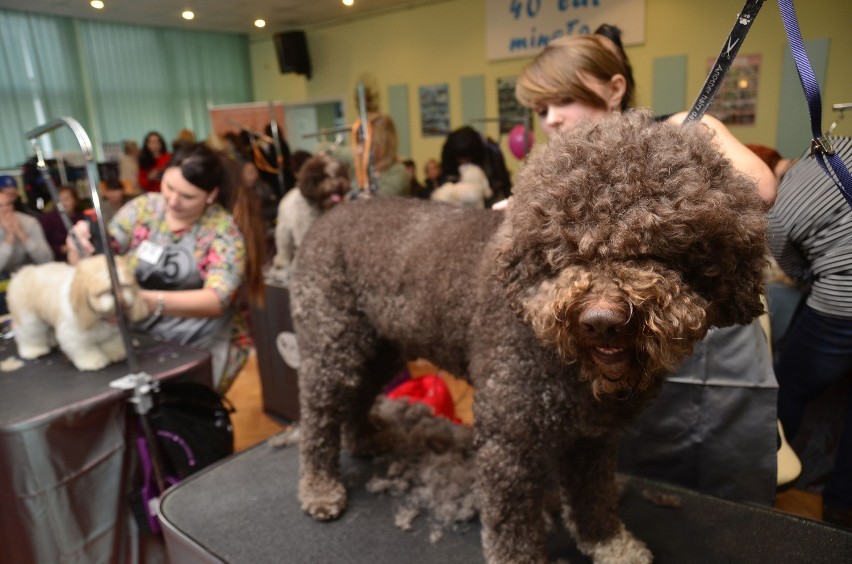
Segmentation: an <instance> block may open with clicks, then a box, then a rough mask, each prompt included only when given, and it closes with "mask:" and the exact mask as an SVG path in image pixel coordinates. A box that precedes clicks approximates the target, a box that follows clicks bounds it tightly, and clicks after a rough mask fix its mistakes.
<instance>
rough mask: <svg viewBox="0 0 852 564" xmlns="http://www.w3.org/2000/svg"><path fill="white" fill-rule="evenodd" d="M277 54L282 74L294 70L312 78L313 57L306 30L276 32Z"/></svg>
mask: <svg viewBox="0 0 852 564" xmlns="http://www.w3.org/2000/svg"><path fill="white" fill-rule="evenodd" d="M275 54H276V55H277V56H278V68H279V69H280V70H281V74H285V73H288V72H294V73H296V74H303V75H305V76H306V77H308V78H311V59H310V57H308V42H307V39H306V38H305V32H304V31H284V32H282V33H276V34H275Z"/></svg>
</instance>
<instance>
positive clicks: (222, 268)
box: [109, 192, 246, 309]
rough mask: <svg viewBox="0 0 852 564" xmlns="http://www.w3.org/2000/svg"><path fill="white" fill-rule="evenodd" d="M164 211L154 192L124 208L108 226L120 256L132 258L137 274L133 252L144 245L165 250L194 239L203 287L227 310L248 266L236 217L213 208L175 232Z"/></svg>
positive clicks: (220, 208) (164, 205)
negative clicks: (167, 246)
mask: <svg viewBox="0 0 852 564" xmlns="http://www.w3.org/2000/svg"><path fill="white" fill-rule="evenodd" d="M165 211H166V204H165V200H164V199H163V197H162V195H161V194H159V193H155V192H152V193H148V194H142V195H141V196H138V197H136V198H134V199H133V200H131V201H130V202H128V203H127V204H126V205H125V206H124V207H122V208H121V209H120V210H119V211H118V213H116V214H115V216H114V217H113V218H112V221H110V224H109V232H110V236H111V237H112V238H113V240H114V241H115V244H116V245H117V251H118V253H119V254H122V255H125V254H126V255H129V257H128V258H129V259H130V266H131V268H132V269H133V270H135V269H136V268H137V266H138V263H139V259H138V257H137V256H136V254H135V253H134V252H133V251H134V250H136V249H137V248H138V247H139V246H140V245H141V244H142V242H143V241H151V242H153V243H157V244H159V245H163V246H165V245H168V244H173V243H176V242H177V241H178V240H180V239H182V238H183V237H184V236H186V235H191V236H193V237H194V238H195V241H194V243H193V247H194V254H195V261H196V264H197V265H198V271H199V272H198V274H199V275H200V276H201V279H202V280H203V281H204V286H203V287H204V288H209V289H212V290H214V291H215V292H216V294H217V295H218V296H219V300H220V301H221V303H222V308H223V309H227V308H228V307H229V306H230V305H231V303H232V302H233V299H234V296H235V294H236V292H237V289H238V288H239V286H240V284H242V281H243V274H244V272H245V263H246V249H245V243H244V241H243V236H242V233H240V230H239V229H238V228H237V225H236V223H234V220H233V217H231V214H230V213H228V211H227V210H225V209H224V208H223V207H222V206H220V205H218V204H214V205H212V206H210V207H208V208H207V210H206V211H205V212H204V214H203V215H202V216H201V218H200V219H199V220H198V221H197V222H196V224H195V225H194V226H192V227H190V228H188V229H186V230H182V231H179V232H172V231H171V230H170V229H169V227H168V225H167V224H166V221H165V219H164V218H165Z"/></svg>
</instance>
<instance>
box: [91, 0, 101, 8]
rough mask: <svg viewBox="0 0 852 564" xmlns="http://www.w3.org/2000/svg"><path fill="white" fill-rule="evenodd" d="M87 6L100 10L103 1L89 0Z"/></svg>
mask: <svg viewBox="0 0 852 564" xmlns="http://www.w3.org/2000/svg"><path fill="white" fill-rule="evenodd" d="M89 6H91V7H92V8H94V9H95V10H102V9H103V7H104V3H103V2H101V0H92V1H91V2H89Z"/></svg>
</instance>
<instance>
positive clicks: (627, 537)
mask: <svg viewBox="0 0 852 564" xmlns="http://www.w3.org/2000/svg"><path fill="white" fill-rule="evenodd" d="M578 547H579V549H580V551H581V552H582V553H583V554H585V555H586V556H588V557H590V558H591V559H592V562H594V563H595V564H650V563H651V562H653V561H654V555H653V554H651V551H650V550H648V547H647V546H645V543H644V542H642V541H640V540H639V539H637V538H636V537H634V536H633V535H632V534H631V533H630V531H628V530H627V529H625V528H624V525H621V528H620V529H619V530H618V532H617V533H616V534H615V535H613V536H612V537H611V538H609V539H608V540H605V541H602V542H598V543H594V544H592V543H579V544H578Z"/></svg>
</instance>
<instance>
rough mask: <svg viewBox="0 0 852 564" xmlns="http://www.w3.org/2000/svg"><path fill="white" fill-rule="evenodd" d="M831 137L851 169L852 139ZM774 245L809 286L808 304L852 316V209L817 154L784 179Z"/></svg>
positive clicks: (781, 260)
mask: <svg viewBox="0 0 852 564" xmlns="http://www.w3.org/2000/svg"><path fill="white" fill-rule="evenodd" d="M831 141H832V144H833V145H834V149H835V151H836V152H837V154H838V155H840V158H841V159H842V160H843V162H844V163H845V164H846V166H847V167H848V168H852V138H849V137H836V138H832V139H831ZM769 246H770V250H771V251H772V255H773V256H774V257H775V259H776V260H777V261H778V264H779V265H780V266H781V268H782V269H783V270H784V272H786V273H787V274H788V275H789V276H790V277H791V278H793V279H794V280H797V281H799V282H803V283H805V284H806V285H808V286H810V294H809V295H808V298H807V304H808V306H810V307H811V308H813V309H815V310H816V311H818V312H819V313H822V314H823V315H826V316H828V317H835V318H842V319H852V208H850V206H849V204H847V203H846V200H845V199H844V198H843V195H842V194H841V193H840V191H839V190H838V189H837V186H835V184H834V182H833V181H832V180H831V178H829V177H828V175H827V174H826V173H825V171H823V169H822V168H821V167H820V166H819V164H818V163H817V161H816V159H812V158H810V157H808V156H807V155H806V156H804V157H803V158H802V159H801V160H800V161H799V162H797V163H796V164H795V165H793V166H792V167H791V168H790V170H788V171H787V174H785V175H784V178H783V179H782V180H781V183H780V184H779V186H778V197H777V199H776V201H775V206H774V207H773V208H772V210H771V211H770V213H769Z"/></svg>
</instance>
